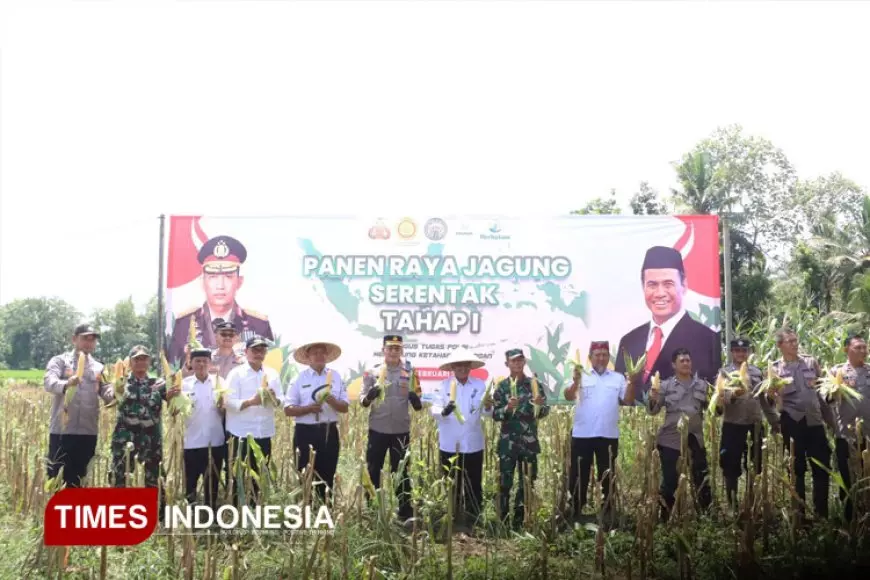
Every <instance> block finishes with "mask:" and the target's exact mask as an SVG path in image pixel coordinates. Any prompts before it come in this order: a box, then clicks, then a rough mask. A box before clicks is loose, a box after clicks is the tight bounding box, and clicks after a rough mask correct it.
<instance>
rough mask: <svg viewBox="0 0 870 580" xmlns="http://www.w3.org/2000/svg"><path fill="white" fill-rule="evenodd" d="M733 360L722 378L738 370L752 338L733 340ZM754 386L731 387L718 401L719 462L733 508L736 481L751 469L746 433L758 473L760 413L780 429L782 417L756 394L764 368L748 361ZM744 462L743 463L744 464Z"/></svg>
mask: <svg viewBox="0 0 870 580" xmlns="http://www.w3.org/2000/svg"><path fill="white" fill-rule="evenodd" d="M730 347H731V363H729V364H728V365H726V366H725V367H724V368H723V369H722V371H721V375H722V380H726V379H727V377H728V375H729V374H730V373H732V372H735V371H739V370H740V367H741V366H742V365H743V363H744V362H746V361H747V359H748V358H749V347H750V344H749V340H747V339H745V338H735V339H734V340H732V341H731V345H730ZM746 370H747V372H748V374H749V380H750V384H751V385H752V390H747V391H743V390H742V389H741V390H738V391H732V390H730V389H726V390H725V391H724V393H723V395H722V399H721V400H720V401H719V408H718V409H717V412H718V413H721V414H723V415H724V417H723V419H722V438H721V441H720V447H719V465H720V467H722V475H723V476H724V478H725V493H726V495H727V497H728V504H729V505H730V506H731V508H732V509H736V508H737V484H738V482H739V481H740V475H741V474H742V473H743V470H744V469H747V470H748V469H749V463H750V461H749V459H748V458H749V456H750V455H749V453H750V450H749V449H747V445H746V437H747V436H750V437H752V449H751V452H752V455H751V457H752V460H751V463H752V465H753V466H754V469H755V473H756V475H758V474H760V473H761V443H762V439H763V438H764V427H763V425H762V421H761V415H762V413H764V416H765V417H766V418H767V421H768V423H770V427H771V429H773V430H774V431H779V417H778V416H777V414H776V411H775V410H774V409H773V408H772V407H771V405H770V402H769V401H768V400H767V397H756V396H755V395H756V394H757V393H758V387H759V385H760V384H761V381H762V380H763V377H762V374H761V370H760V369H759V368H758V367H756V366H754V365H750V364H747V365H746ZM741 462H742V465H741Z"/></svg>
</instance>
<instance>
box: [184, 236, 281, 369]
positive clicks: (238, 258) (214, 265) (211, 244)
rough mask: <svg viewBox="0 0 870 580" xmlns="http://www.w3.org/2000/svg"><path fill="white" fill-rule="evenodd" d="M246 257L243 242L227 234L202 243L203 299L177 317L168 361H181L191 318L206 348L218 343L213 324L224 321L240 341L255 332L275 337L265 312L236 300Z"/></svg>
mask: <svg viewBox="0 0 870 580" xmlns="http://www.w3.org/2000/svg"><path fill="white" fill-rule="evenodd" d="M247 257H248V251H247V250H246V249H245V246H243V245H242V243H241V242H239V241H238V240H236V239H235V238H231V237H229V236H217V237H214V238H212V239H210V240H209V241H207V242H206V243H205V244H204V245H203V246H202V249H201V250H200V251H199V255H198V256H197V259H198V260H199V263H200V264H202V287H203V290H204V292H205V303H204V304H203V305H202V306H200V307H198V308H193V309H191V310H188V311H187V312H182V313H181V314H180V315H179V316H178V318H176V320H175V328H174V329H173V332H172V339H171V340H170V343H169V353H168V355H167V358H168V359H169V361H170V362H173V363H176V364H181V363H182V362H184V359H185V353H184V345H186V344H187V342H188V336H189V332H190V321H191V319H193V320H194V321H195V323H196V338H197V340H198V341H199V342H200V343H201V344H202V346H204V347H205V348H212V349H213V348H215V347H216V346H217V340H216V338H215V326H217V325H220V324H221V323H223V322H230V323H232V325H233V326H234V327H235V329H236V331H237V332H238V334H239V339H240V340H241V341H242V342H246V341H247V340H248V339H250V338H253V337H254V336H260V337H263V338H266V339H269V340H273V339H274V337H273V335H272V327H271V325H270V324H269V320H268V318H267V317H266V316H264V315H262V314H260V313H258V312H254V311H253V310H248V309H242V307H241V306H239V305H238V303H237V302H236V292H238V290H239V288H241V286H242V283H243V282H244V277H243V276H242V275H241V272H240V268H241V265H242V264H244V262H245V259H247Z"/></svg>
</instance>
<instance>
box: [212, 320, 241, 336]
mask: <svg viewBox="0 0 870 580" xmlns="http://www.w3.org/2000/svg"><path fill="white" fill-rule="evenodd" d="M224 330H232V331H233V332H235V333H236V334H238V333H239V329H237V328H236V326H235V325H234V324H233V323H232V322H230V321H229V320H221V321H220V322H216V323H215V324H214V331H215V332H223V331H224Z"/></svg>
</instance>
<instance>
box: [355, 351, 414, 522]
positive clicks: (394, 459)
mask: <svg viewBox="0 0 870 580" xmlns="http://www.w3.org/2000/svg"><path fill="white" fill-rule="evenodd" d="M383 352H384V362H383V363H381V364H379V365H376V366H375V368H373V369H371V370H367V371H366V372H365V373H364V374H363V384H362V388H361V389H360V395H359V396H360V404H361V405H362V406H363V407H364V408H371V414H370V415H369V433H368V446H367V448H366V465H367V467H368V472H369V477H370V478H371V480H372V484H373V485H374V486H375V488H378V487H380V482H381V468H382V467H383V465H384V458H385V457H386V455H387V452H389V454H390V472H391V473H396V471H397V470H398V469H399V463H400V462H401V461H402V458H403V457H404V456H405V455H406V453H407V452H408V445H409V443H410V436H411V413H410V411H409V407H413V408H414V410H415V411H420V410H421V409H422V408H423V402H422V401H421V400H420V396H419V393H417V392H416V391H415V389H412V388H410V387H411V378H412V376H413V372H414V371H413V369H412V368H411V364H410V362H408V361H405V364H404V365H403V364H402V354H403V350H402V337H401V336H398V335H395V334H389V335H386V336H384V346H383ZM398 495H399V498H398V499H399V513H398V516H399V519H401V520H403V521H407V520H409V519H410V518H411V517H413V515H414V510H413V508H412V507H411V479H410V477H409V476H408V465H407V463H405V467H404V469H403V470H402V475H401V483H400V484H399V494H398Z"/></svg>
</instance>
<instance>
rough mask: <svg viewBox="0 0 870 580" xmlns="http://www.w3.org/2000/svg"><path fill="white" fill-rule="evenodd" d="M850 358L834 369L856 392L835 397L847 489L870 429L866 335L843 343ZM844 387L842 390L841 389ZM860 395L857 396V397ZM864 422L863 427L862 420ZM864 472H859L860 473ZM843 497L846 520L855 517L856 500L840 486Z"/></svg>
mask: <svg viewBox="0 0 870 580" xmlns="http://www.w3.org/2000/svg"><path fill="white" fill-rule="evenodd" d="M843 348H844V350H845V351H846V357H847V359H848V360H847V361H846V362H845V363H843V364H840V365H837V366H835V367H834V368H832V369H831V370H830V374H831V375H833V377H834V378H833V380H834V381H837V380H839V381H841V383H842V384H844V385H846V386H848V387H849V388H850V389H852V390H853V391H854V392H853V393H850V394H849V395H846V396H843V395H842V394H840V393H835V394H834V396H833V405H832V407H833V412H834V417H835V419H836V424H837V432H836V438H835V440H834V450H835V453H836V455H837V470H838V471H839V472H840V477H842V478H843V484H844V485H845V486H846V489H849V490H851V489H852V473H851V470H850V469H849V459H850V455H851V454H852V453H853V452H854V453H855V455H856V456H857V458H858V464H859V465H862V463H861V454H862V453H863V451H864V450H865V449H866V448H867V430H868V429H870V366H867V364H866V361H867V342H866V341H865V340H864V338H863V337H861V336H858V335H857V334H852V335H850V336H849V337H848V338H846V340H845V341H844V342H843ZM838 390H841V389H838ZM855 394H857V397H856V396H855ZM859 420H860V421H861V422H862V423H863V424H862V425H861V428H860V430H859V429H858V421H859ZM860 473H861V472H860V471H859V472H858V474H859V475H860ZM839 491H840V500H841V501H844V502H845V505H844V513H843V515H844V516H845V517H846V521H851V520H852V516H853V506H852V499H851V497H850V496H849V495H848V494H847V493H846V490H844V489H842V488H841V489H840V490H839Z"/></svg>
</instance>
